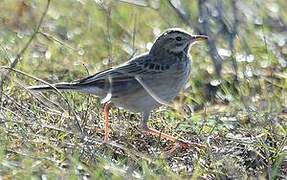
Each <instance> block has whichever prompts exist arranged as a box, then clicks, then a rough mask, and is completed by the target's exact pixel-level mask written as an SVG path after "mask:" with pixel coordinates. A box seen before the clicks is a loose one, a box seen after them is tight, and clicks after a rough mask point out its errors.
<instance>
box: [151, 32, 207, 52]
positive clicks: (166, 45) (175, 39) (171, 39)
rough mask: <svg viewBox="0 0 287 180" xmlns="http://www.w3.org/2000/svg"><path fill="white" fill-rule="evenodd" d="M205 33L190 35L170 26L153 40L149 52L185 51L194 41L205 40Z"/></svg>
mask: <svg viewBox="0 0 287 180" xmlns="http://www.w3.org/2000/svg"><path fill="white" fill-rule="evenodd" d="M207 39H208V37H207V36H205V35H191V34H189V33H188V32H186V31H184V30H182V29H179V28H172V29H168V30H166V31H165V32H163V33H162V34H161V35H160V36H159V37H158V38H157V39H156V40H155V42H154V44H153V46H152V48H151V50H150V52H151V53H159V52H161V51H166V52H171V53H175V54H177V53H181V52H185V53H187V52H188V50H189V48H190V47H191V46H192V45H193V44H195V43H196V42H199V41H202V40H207Z"/></svg>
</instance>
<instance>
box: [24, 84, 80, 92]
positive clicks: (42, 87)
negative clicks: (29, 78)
mask: <svg viewBox="0 0 287 180" xmlns="http://www.w3.org/2000/svg"><path fill="white" fill-rule="evenodd" d="M55 88H56V89H58V90H77V89H78V88H79V86H78V85H77V83H57V84H51V85H37V86H29V87H27V89H29V90H32V91H53V90H56V89H55Z"/></svg>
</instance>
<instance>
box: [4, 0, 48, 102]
mask: <svg viewBox="0 0 287 180" xmlns="http://www.w3.org/2000/svg"><path fill="white" fill-rule="evenodd" d="M50 2H51V0H47V5H46V7H45V9H44V12H43V13H42V16H41V18H40V21H39V23H38V25H37V26H36V29H35V31H34V33H33V34H32V35H31V37H30V38H29V40H28V42H27V43H26V44H25V45H24V47H23V48H22V49H21V51H20V52H19V53H18V54H17V55H16V58H15V59H14V60H13V62H12V63H11V65H10V66H9V67H10V68H11V69H13V68H15V67H16V65H17V64H18V63H19V61H20V60H21V57H22V56H23V54H24V53H25V51H26V50H27V49H28V47H29V46H30V44H31V43H32V41H33V39H34V38H35V36H36V35H37V33H38V32H39V29H40V27H41V25H42V23H43V20H44V18H45V16H46V14H47V12H48V9H49V6H50ZM10 72H11V70H8V71H7V72H6V73H5V74H4V75H2V77H1V80H0V102H1V101H2V92H3V86H4V82H5V81H6V80H7V77H8V75H9V74H10Z"/></svg>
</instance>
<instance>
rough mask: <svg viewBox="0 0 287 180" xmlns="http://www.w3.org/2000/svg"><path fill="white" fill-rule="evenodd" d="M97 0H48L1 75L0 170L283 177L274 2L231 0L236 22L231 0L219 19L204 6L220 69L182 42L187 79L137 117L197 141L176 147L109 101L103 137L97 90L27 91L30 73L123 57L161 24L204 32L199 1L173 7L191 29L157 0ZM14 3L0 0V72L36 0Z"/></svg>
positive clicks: (67, 70) (32, 80) (46, 74)
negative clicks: (175, 93) (167, 101)
mask: <svg viewBox="0 0 287 180" xmlns="http://www.w3.org/2000/svg"><path fill="white" fill-rule="evenodd" d="M99 2H101V1H88V0H83V1H51V4H50V6H49V7H48V11H47V14H46V15H45V17H44V20H43V23H42V24H41V26H40V29H39V32H38V33H37V34H36V36H35V37H34V38H33V39H32V42H31V44H30V45H29V46H28V48H27V49H26V50H25V52H24V53H23V54H20V55H21V57H20V59H19V62H18V63H17V66H16V67H15V69H16V70H13V71H11V72H10V73H9V74H8V75H7V79H6V80H5V81H3V84H2V85H3V91H2V97H1V101H0V175H1V178H3V179H4V178H7V179H11V178H16V179H20V178H21V179H23V178H24V179H31V178H39V177H42V178H45V177H48V178H49V179H57V178H65V179H79V178H81V177H88V178H91V179H129V178H131V177H132V178H133V179H165V178H169V179H199V178H203V179H228V178H231V179H255V178H257V179H276V178H279V179H280V177H281V178H284V177H286V176H287V163H286V161H287V159H286V155H287V150H286V148H287V143H286V141H287V123H286V121H287V116H286V111H287V71H286V58H287V40H286V28H287V14H286V11H285V9H286V8H287V4H286V2H285V0H271V1H268V2H267V1H263V0H262V1H248V2H245V1H240V2H237V3H236V6H237V8H238V12H237V13H238V14H237V15H236V17H237V18H238V20H239V21H238V22H237V23H235V24H237V28H236V26H235V24H234V23H233V22H234V19H236V18H234V17H235V16H234V11H233V10H232V3H231V2H232V1H230V2H229V1H228V2H227V1H226V2H225V1H224V2H223V6H222V8H221V9H220V11H219V12H221V13H222V17H219V16H209V24H208V28H210V32H209V33H210V34H211V35H212V36H213V37H214V39H215V45H216V47H217V50H218V51H219V52H220V55H221V56H222V58H223V59H224V61H223V63H222V70H221V77H218V76H217V75H216V71H215V67H214V63H213V62H214V58H212V56H210V53H211V52H210V51H209V50H210V47H211V46H212V44H198V45H196V46H195V47H193V48H192V50H191V52H190V54H191V55H192V56H193V58H192V59H193V66H192V77H191V79H190V82H189V87H188V88H187V90H186V91H185V92H184V93H182V94H181V96H180V97H179V98H178V99H177V100H176V102H175V103H174V105H175V107H177V108H174V109H172V108H167V107H162V108H160V109H158V110H156V111H154V112H153V113H152V116H151V118H150V121H149V126H152V127H154V128H156V129H158V130H161V131H163V132H165V133H169V134H172V135H174V136H177V137H181V138H183V139H186V140H191V141H193V142H197V143H201V144H204V145H205V146H206V147H205V148H203V149H201V151H196V149H194V148H190V149H186V150H183V149H181V148H179V147H177V144H174V143H171V142H168V141H165V140H159V139H158V138H155V137H149V136H146V135H144V134H143V133H142V132H141V130H140V128H139V119H140V116H139V115H137V114H131V113H129V112H127V111H125V110H119V109H117V108H113V109H112V110H111V114H112V118H111V122H112V133H111V141H110V143H109V144H103V132H102V129H103V127H104V117H103V110H102V108H103V107H102V104H101V103H100V99H98V98H96V97H93V96H91V95H85V94H80V93H73V92H65V93H62V94H59V93H54V92H46V93H44V94H35V93H31V92H30V91H28V90H27V89H25V87H27V86H29V85H35V84H41V83H42V82H40V80H44V81H47V82H50V83H54V82H59V81H72V80H74V79H78V78H80V77H83V76H86V75H88V74H92V73H95V72H97V71H99V70H102V69H105V68H108V67H111V66H114V65H117V64H120V63H122V62H125V61H126V60H128V59H129V58H130V57H132V56H134V55H138V54H140V53H143V52H145V51H147V50H148V48H147V47H148V44H149V43H152V42H153V41H154V39H155V37H156V36H157V34H158V33H159V32H162V31H163V30H164V29H166V28H169V27H175V26H176V27H181V28H183V29H186V30H187V31H190V32H194V33H199V32H198V31H200V32H201V33H204V32H205V31H206V29H202V24H201V23H200V22H201V20H202V19H201V18H200V13H201V12H200V11H202V10H201V9H199V8H198V7H199V5H200V2H201V1H189V0H182V1H181V3H182V6H181V7H180V6H176V8H177V10H180V12H181V13H183V12H185V13H186V14H188V19H189V20H191V22H192V25H193V27H190V26H189V25H188V22H187V21H186V19H184V18H182V17H180V16H179V14H178V13H176V11H175V9H174V8H172V7H171V5H170V4H169V3H168V1H164V0H161V1H147V2H150V3H147V4H145V5H144V6H140V5H135V4H134V3H135V2H136V1H134V3H124V2H120V1H114V0H111V1H104V3H102V4H101V3H99ZM137 2H144V1H137ZM157 2H158V3H157ZM259 2H260V4H259ZM25 3H26V4H22V3H21V2H19V1H16V0H13V1H10V0H9V1H8V0H3V1H1V2H0V4H1V12H0V29H1V31H0V45H1V46H0V65H1V69H0V72H1V74H2V77H1V78H2V79H3V78H4V75H5V74H6V73H7V68H4V66H5V67H7V66H9V65H10V64H11V63H12V61H13V60H14V59H15V58H16V56H17V54H19V52H20V51H21V49H23V48H24V47H25V44H26V43H27V42H28V40H29V39H31V35H32V34H33V32H34V30H35V27H36V26H37V23H38V22H39V20H40V17H41V15H42V14H43V12H44V9H45V6H46V1H33V0H30V1H25ZM219 3H220V1H218V3H215V2H207V4H208V7H209V8H210V9H209V10H210V12H211V15H215V14H216V8H217V9H218V8H219V6H218V5H219ZM217 13H218V12H217ZM205 15H206V14H205ZM233 32H234V33H235V34H236V36H235V38H234V39H232V37H231V35H232V33H233ZM205 33H206V32H205ZM230 40H231V41H230ZM230 43H231V44H232V45H231V44H230ZM232 46H234V48H233V50H232ZM235 67H236V70H235ZM235 75H237V76H235ZM36 77H37V78H40V80H39V79H38V80H37V79H36ZM235 77H236V78H237V80H235ZM218 82H219V83H218ZM183 107H185V109H186V111H183V110H181V109H182V108H183ZM187 107H189V108H187ZM188 109H191V110H188Z"/></svg>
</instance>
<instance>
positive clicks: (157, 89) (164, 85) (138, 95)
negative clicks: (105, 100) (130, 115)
mask: <svg viewBox="0 0 287 180" xmlns="http://www.w3.org/2000/svg"><path fill="white" fill-rule="evenodd" d="M158 78H160V79H158ZM186 80H187V77H185V76H184V77H181V78H179V79H177V78H169V77H165V78H162V77H154V78H153V79H148V80H143V83H144V84H145V86H146V87H145V88H144V87H143V86H142V85H140V86H141V88H137V89H136V90H135V91H133V92H130V93H128V94H125V95H123V96H118V97H115V98H112V102H113V103H114V104H115V105H116V106H118V107H122V108H125V109H129V110H131V111H133V112H147V111H151V110H153V109H155V108H157V107H159V106H161V103H160V102H158V100H156V99H155V98H158V99H159V100H162V101H165V102H168V103H170V102H171V101H172V100H173V99H174V98H175V97H176V96H177V95H178V94H179V92H180V90H181V89H182V88H183V86H184V85H185V83H186ZM146 88H147V89H149V92H147V90H146ZM150 93H152V95H151V94H150ZM152 96H153V97H152ZM154 97H155V98H154Z"/></svg>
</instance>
